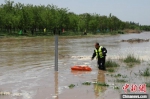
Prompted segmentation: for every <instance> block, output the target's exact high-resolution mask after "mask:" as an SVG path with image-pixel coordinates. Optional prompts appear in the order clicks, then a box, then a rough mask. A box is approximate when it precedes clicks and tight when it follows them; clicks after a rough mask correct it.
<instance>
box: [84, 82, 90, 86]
mask: <svg viewBox="0 0 150 99" xmlns="http://www.w3.org/2000/svg"><path fill="white" fill-rule="evenodd" d="M82 85H91V82H84V83H82Z"/></svg>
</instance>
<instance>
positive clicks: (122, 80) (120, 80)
mask: <svg viewBox="0 0 150 99" xmlns="http://www.w3.org/2000/svg"><path fill="white" fill-rule="evenodd" d="M116 82H123V83H124V82H127V81H126V80H124V79H117V80H116Z"/></svg>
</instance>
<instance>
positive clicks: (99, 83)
mask: <svg viewBox="0 0 150 99" xmlns="http://www.w3.org/2000/svg"><path fill="white" fill-rule="evenodd" d="M94 84H96V85H98V86H109V85H108V84H106V83H101V82H96V83H94Z"/></svg>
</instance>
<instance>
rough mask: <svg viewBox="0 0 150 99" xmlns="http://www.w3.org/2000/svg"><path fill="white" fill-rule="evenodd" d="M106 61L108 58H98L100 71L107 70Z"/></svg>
mask: <svg viewBox="0 0 150 99" xmlns="http://www.w3.org/2000/svg"><path fill="white" fill-rule="evenodd" d="M105 59H106V57H103V58H98V61H97V64H98V68H99V69H100V70H106V68H105Z"/></svg>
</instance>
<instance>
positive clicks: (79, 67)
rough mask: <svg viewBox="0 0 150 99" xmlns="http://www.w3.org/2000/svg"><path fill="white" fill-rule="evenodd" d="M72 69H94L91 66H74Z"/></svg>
mask: <svg viewBox="0 0 150 99" xmlns="http://www.w3.org/2000/svg"><path fill="white" fill-rule="evenodd" d="M71 70H79V71H91V70H92V69H91V68H90V67H89V66H82V65H81V66H80V65H78V66H72V67H71Z"/></svg>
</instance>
